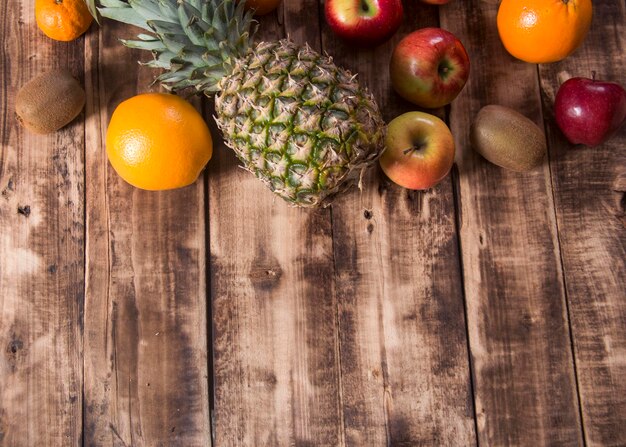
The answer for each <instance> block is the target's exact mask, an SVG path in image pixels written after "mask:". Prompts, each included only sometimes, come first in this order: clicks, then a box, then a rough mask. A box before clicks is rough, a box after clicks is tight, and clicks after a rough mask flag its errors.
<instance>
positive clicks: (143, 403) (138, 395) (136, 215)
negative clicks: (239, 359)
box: [84, 21, 211, 446]
mask: <svg viewBox="0 0 626 447" xmlns="http://www.w3.org/2000/svg"><path fill="white" fill-rule="evenodd" d="M135 31H136V30H135V29H131V28H130V27H127V26H124V25H119V24H114V23H112V22H111V21H105V22H104V24H103V27H102V28H101V29H100V33H99V34H96V33H94V34H93V35H92V36H91V37H90V39H89V41H88V43H87V46H86V60H87V75H88V76H87V81H86V84H87V93H88V105H87V107H88V109H87V113H88V116H89V118H88V121H87V127H86V130H87V132H86V134H87V151H86V166H87V176H88V181H87V190H86V204H87V205H86V206H87V263H86V268H87V272H86V273H87V289H86V302H85V321H86V325H85V359H84V360H85V445H116V446H118V445H125V446H131V445H132V446H144V445H145V446H161V445H163V446H165V445H189V446H200V445H203V446H204V445H210V443H211V437H210V416H209V405H208V402H209V401H208V379H207V377H208V376H207V329H206V328H207V326H206V279H205V278H206V275H205V266H206V258H205V227H204V219H205V217H204V206H205V200H204V185H203V180H202V178H201V179H199V180H198V181H197V182H196V183H195V184H194V185H192V186H189V187H187V188H184V189H178V190H173V191H165V192H148V191H142V190H139V189H135V188H133V187H131V186H130V185H128V184H126V183H125V182H124V181H123V180H122V179H121V178H119V177H118V176H117V174H116V173H115V171H114V170H113V169H112V168H111V167H110V165H109V164H108V162H107V158H106V153H105V148H104V135H105V132H106V126H107V123H108V120H109V118H110V116H111V113H112V112H113V110H114V109H115V107H116V106H117V104H119V103H120V102H121V101H123V100H124V99H126V98H128V97H130V96H132V95H134V94H136V93H138V92H144V91H147V90H148V87H147V86H148V85H149V83H150V81H151V80H152V75H153V73H151V72H150V71H149V70H147V69H146V68H141V69H139V68H138V67H139V66H138V65H137V62H136V61H137V59H138V58H141V57H143V58H145V57H146V55H143V54H139V53H138V52H134V51H130V50H128V49H126V48H124V47H122V46H121V45H120V43H119V42H118V40H117V39H118V38H120V37H130V36H131V35H133V34H132V33H133V32H135Z"/></svg>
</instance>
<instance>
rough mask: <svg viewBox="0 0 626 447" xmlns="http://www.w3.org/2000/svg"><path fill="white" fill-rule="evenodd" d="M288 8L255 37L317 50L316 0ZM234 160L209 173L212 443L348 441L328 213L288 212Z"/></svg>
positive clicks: (263, 23) (225, 157)
mask: <svg viewBox="0 0 626 447" xmlns="http://www.w3.org/2000/svg"><path fill="white" fill-rule="evenodd" d="M281 8H284V10H283V9H279V11H277V12H276V13H272V14H271V15H270V16H268V17H263V18H261V19H260V33H259V36H258V37H257V41H258V40H276V39H278V38H280V37H282V36H284V35H286V34H289V35H290V36H291V38H292V39H293V40H295V41H296V42H299V43H304V42H305V41H307V40H308V42H309V43H310V44H311V45H312V46H314V47H315V46H317V45H316V44H317V43H318V42H319V34H318V29H317V1H316V0H307V1H304V2H291V1H286V2H284V3H283V6H282V7H281ZM311 17H313V18H314V20H311ZM277 19H278V20H280V21H281V22H283V23H284V27H280V26H279V25H278V20H277ZM237 165H238V163H237V160H236V159H235V157H234V154H233V152H232V151H231V150H230V149H228V148H226V147H225V146H224V145H223V144H221V142H220V144H219V146H218V147H217V148H216V156H215V160H213V161H212V162H211V164H210V170H209V210H210V213H209V215H210V217H209V224H210V231H209V234H210V253H211V262H210V268H211V278H210V284H211V296H212V301H213V336H214V383H215V443H216V445H219V446H279V445H280V446H283V445H298V446H308V445H311V446H312V445H328V446H331V445H332V446H334V445H341V444H343V440H342V431H341V430H342V427H341V418H340V411H339V408H340V390H339V388H338V381H339V367H338V354H337V344H336V341H337V338H336V335H337V334H336V331H335V329H336V328H335V312H336V305H335V301H334V275H333V260H332V239H331V225H330V213H329V210H318V211H309V210H301V209H296V208H292V207H289V206H288V205H287V204H286V203H285V202H283V201H282V199H279V198H276V197H274V196H273V194H272V193H271V192H270V191H269V190H268V189H267V188H266V187H265V186H264V185H262V183H261V182H260V181H258V180H257V179H255V178H254V177H253V176H251V175H250V174H249V173H247V172H245V171H243V170H242V169H239V168H238V167H237Z"/></svg>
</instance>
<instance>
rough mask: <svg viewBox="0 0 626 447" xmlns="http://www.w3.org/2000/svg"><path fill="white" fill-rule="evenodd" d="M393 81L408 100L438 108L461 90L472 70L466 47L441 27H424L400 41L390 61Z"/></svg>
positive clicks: (395, 88)
mask: <svg viewBox="0 0 626 447" xmlns="http://www.w3.org/2000/svg"><path fill="white" fill-rule="evenodd" d="M389 69H390V74H391V84H392V86H393V88H394V90H395V91H396V92H397V93H398V94H399V95H400V96H402V97H403V98H404V99H406V100H407V101H410V102H412V103H413V104H416V105H418V106H420V107H425V108H429V109H434V108H437V107H441V106H444V105H446V104H449V103H450V102H452V101H453V100H454V98H456V97H457V95H458V94H459V93H460V92H461V90H462V89H463V87H464V86H465V83H466V82H467V79H468V77H469V73H470V61H469V57H468V55H467V51H465V47H464V46H463V44H462V43H461V41H460V40H459V39H457V38H456V36H455V35H454V34H452V33H451V32H449V31H446V30H444V29H441V28H423V29H420V30H417V31H414V32H412V33H411V34H409V35H408V36H406V37H405V38H404V39H402V40H401V41H400V43H398V45H397V46H396V48H395V49H394V51H393V54H392V56H391V62H390V64H389Z"/></svg>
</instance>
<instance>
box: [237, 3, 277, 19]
mask: <svg viewBox="0 0 626 447" xmlns="http://www.w3.org/2000/svg"><path fill="white" fill-rule="evenodd" d="M280 2H281V0H246V5H245V6H246V9H251V10H253V11H254V15H255V16H262V15H265V14H268V13H270V12H272V11H273V10H275V9H276V8H278V5H279V4H280Z"/></svg>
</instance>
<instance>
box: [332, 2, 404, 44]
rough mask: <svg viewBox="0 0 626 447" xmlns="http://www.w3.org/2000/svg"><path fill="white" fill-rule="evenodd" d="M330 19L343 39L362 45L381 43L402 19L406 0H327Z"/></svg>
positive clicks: (396, 28) (391, 33)
mask: <svg viewBox="0 0 626 447" xmlns="http://www.w3.org/2000/svg"><path fill="white" fill-rule="evenodd" d="M324 12H325V15H326V22H327V23H328V25H329V26H330V28H331V29H332V30H333V32H334V33H335V34H336V35H337V36H339V37H340V38H342V39H343V40H345V41H347V42H350V43H351V44H353V45H356V46H361V47H371V46H375V45H379V44H381V43H383V42H384V41H386V40H387V39H389V38H390V37H391V36H392V35H393V34H394V33H395V32H396V31H397V30H398V28H399V27H400V24H401V23H402V15H403V8H402V0H326V3H325V5H324Z"/></svg>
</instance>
